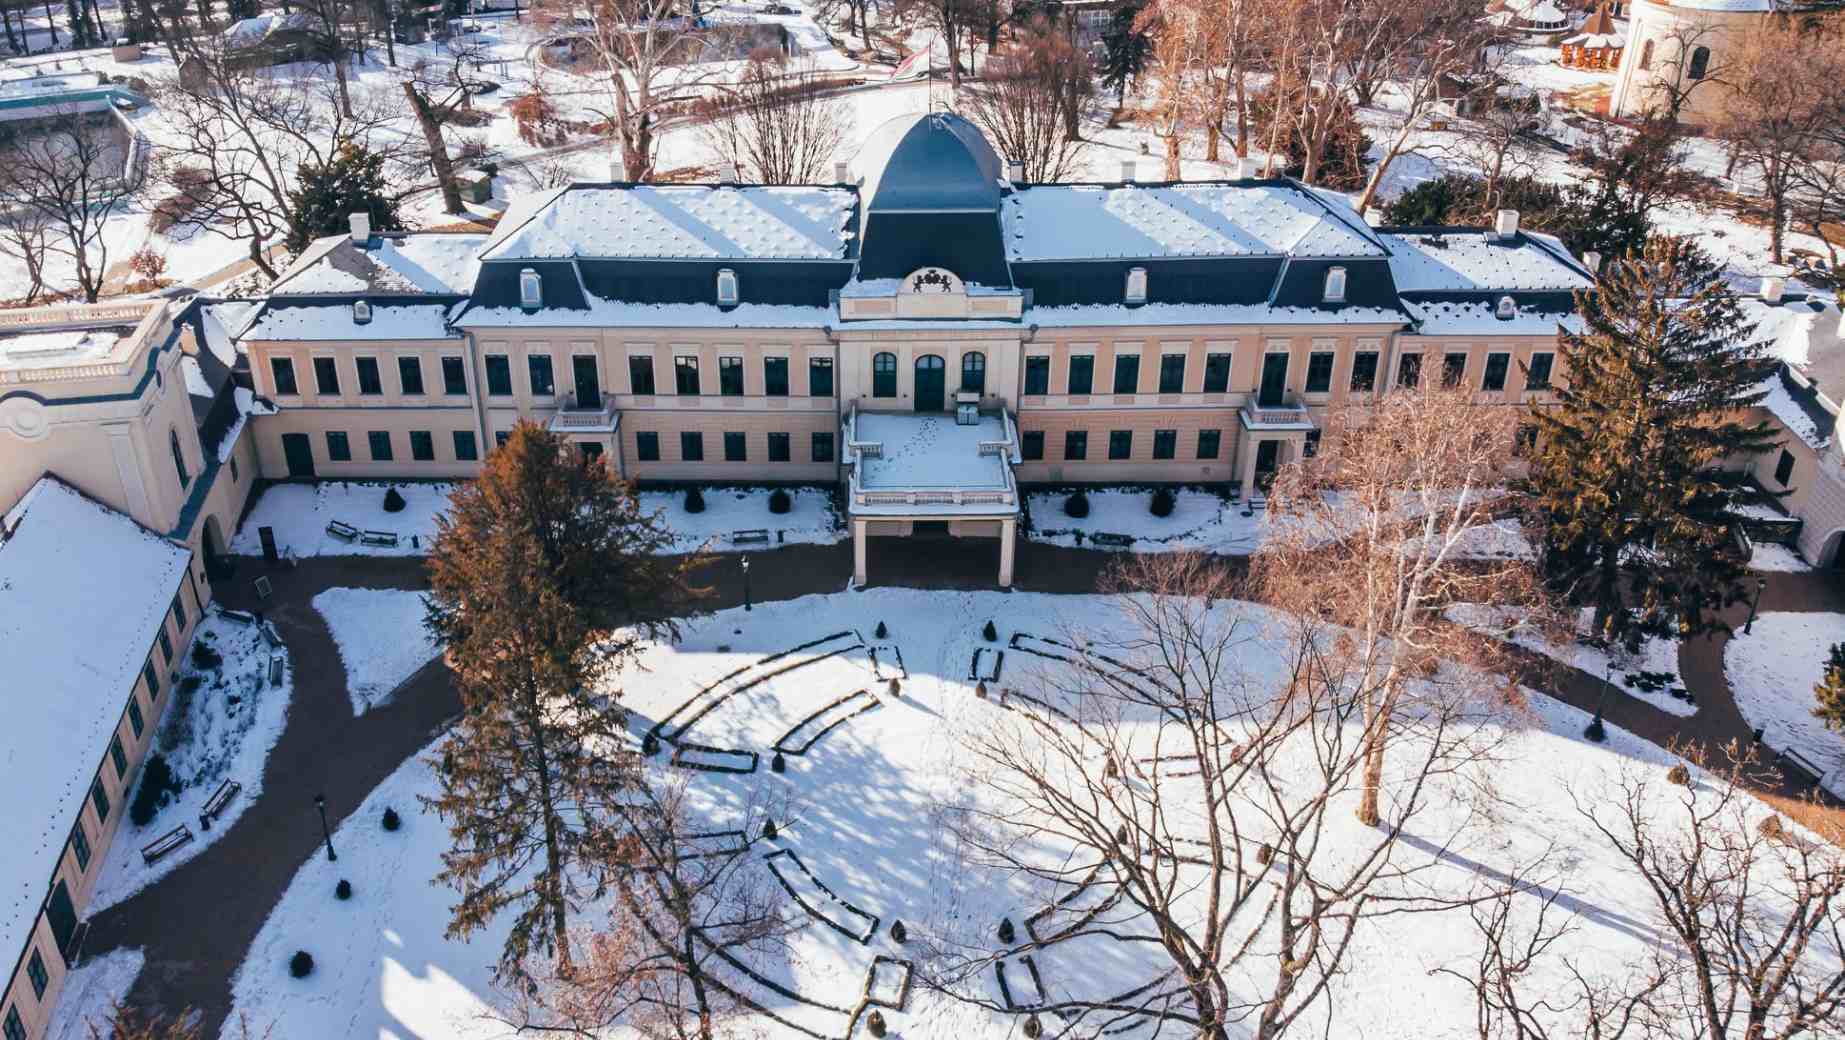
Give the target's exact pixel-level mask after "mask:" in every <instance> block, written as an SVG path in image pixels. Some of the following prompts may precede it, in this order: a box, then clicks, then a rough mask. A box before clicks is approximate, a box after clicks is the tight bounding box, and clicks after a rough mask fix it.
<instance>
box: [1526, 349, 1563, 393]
mask: <svg viewBox="0 0 1845 1040" xmlns="http://www.w3.org/2000/svg"><path fill="white" fill-rule="evenodd" d="M1555 357H1556V355H1554V354H1552V353H1551V352H1550V351H1548V350H1542V351H1538V352H1536V353H1534V354H1532V355H1531V364H1530V365H1528V366H1526V368H1525V389H1526V390H1548V389H1550V363H1551V361H1552V359H1554V358H1555Z"/></svg>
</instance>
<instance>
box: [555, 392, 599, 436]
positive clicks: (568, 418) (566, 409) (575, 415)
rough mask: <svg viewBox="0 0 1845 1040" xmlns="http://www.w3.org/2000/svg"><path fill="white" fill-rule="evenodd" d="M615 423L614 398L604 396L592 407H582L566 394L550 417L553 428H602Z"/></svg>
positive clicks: (560, 429) (561, 429)
mask: <svg viewBox="0 0 1845 1040" xmlns="http://www.w3.org/2000/svg"><path fill="white" fill-rule="evenodd" d="M614 425H615V399H614V398H613V397H610V396H606V395H605V396H604V397H603V398H602V400H601V401H600V402H598V403H597V404H596V405H595V406H594V407H584V406H582V405H579V404H578V403H577V400H576V398H575V397H574V396H567V397H565V399H564V403H563V404H562V405H561V406H559V408H558V409H557V414H556V415H555V416H553V417H552V419H551V428H552V429H553V430H559V431H563V430H603V429H608V428H610V427H612V426H614Z"/></svg>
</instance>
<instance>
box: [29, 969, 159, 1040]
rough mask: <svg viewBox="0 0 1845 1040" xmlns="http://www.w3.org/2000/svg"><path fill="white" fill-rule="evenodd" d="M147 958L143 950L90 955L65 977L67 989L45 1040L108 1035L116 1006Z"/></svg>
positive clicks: (80, 1039)
mask: <svg viewBox="0 0 1845 1040" xmlns="http://www.w3.org/2000/svg"><path fill="white" fill-rule="evenodd" d="M145 961H146V958H145V957H144V956H143V955H142V953H141V951H140V950H133V949H122V950H110V951H109V952H108V953H105V954H103V955H102V956H100V957H89V958H86V959H85V960H84V962H83V963H82V964H81V965H80V966H78V967H77V968H76V969H75V970H74V971H72V972H71V973H70V974H69V975H66V976H64V989H63V990H62V991H61V992H60V993H59V994H58V1005H57V1007H56V1008H54V1009H52V1012H51V1021H50V1022H49V1023H48V1024H47V1025H46V1027H45V1040H95V1038H96V1037H99V1036H102V1037H107V1036H108V1035H109V1023H110V1022H112V1021H114V1019H115V1008H116V1005H117V1004H119V1003H121V1002H122V1001H123V1000H124V999H126V998H127V996H128V989H129V987H131V986H133V985H134V984H135V976H137V975H139V974H141V965H142V964H143V963H145ZM92 1029H94V1030H95V1031H94V1032H92V1031H91V1030H92Z"/></svg>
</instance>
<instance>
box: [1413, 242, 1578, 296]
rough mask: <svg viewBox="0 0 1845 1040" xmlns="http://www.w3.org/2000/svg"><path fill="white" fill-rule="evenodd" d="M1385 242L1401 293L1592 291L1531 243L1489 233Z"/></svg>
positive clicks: (1574, 272)
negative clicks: (1504, 239)
mask: <svg viewBox="0 0 1845 1040" xmlns="http://www.w3.org/2000/svg"><path fill="white" fill-rule="evenodd" d="M1382 237H1383V239H1384V240H1385V241H1386V242H1388V243H1389V244H1390V252H1391V255H1390V278H1391V280H1392V281H1394V282H1396V284H1397V291H1398V292H1480V291H1490V290H1508V291H1512V290H1516V291H1527V292H1542V291H1550V292H1568V291H1570V290H1572V289H1586V288H1588V287H1589V285H1590V282H1589V278H1588V276H1587V275H1584V274H1583V273H1582V272H1581V271H1579V270H1577V269H1576V268H1575V267H1574V266H1572V265H1570V264H1567V263H1565V262H1564V261H1562V260H1561V259H1559V258H1558V257H1557V256H1556V255H1555V254H1553V253H1552V252H1551V251H1550V250H1548V249H1545V248H1544V247H1543V246H1541V245H1539V244H1538V243H1536V242H1535V241H1531V240H1530V239H1529V238H1521V239H1520V240H1518V241H1516V242H1502V241H1499V240H1498V239H1497V238H1496V237H1495V236H1494V235H1493V234H1492V233H1491V232H1486V231H1444V232H1432V231H1431V232H1427V233H1418V232H1403V233H1394V234H1385V235H1383V236H1382ZM1553 241H1554V240H1553ZM1557 248H1558V249H1561V248H1562V246H1561V245H1560V244H1559V245H1558V246H1557Z"/></svg>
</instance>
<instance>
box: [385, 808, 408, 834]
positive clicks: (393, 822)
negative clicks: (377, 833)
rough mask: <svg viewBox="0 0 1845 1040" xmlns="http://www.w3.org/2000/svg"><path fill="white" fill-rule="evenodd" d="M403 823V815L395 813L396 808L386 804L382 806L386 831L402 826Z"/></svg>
mask: <svg viewBox="0 0 1845 1040" xmlns="http://www.w3.org/2000/svg"><path fill="white" fill-rule="evenodd" d="M403 825H404V821H403V817H401V816H398V815H397V810H396V809H393V808H391V807H390V806H388V805H387V806H385V807H384V829H385V830H387V831H394V830H396V829H397V828H399V827H402V826H403Z"/></svg>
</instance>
